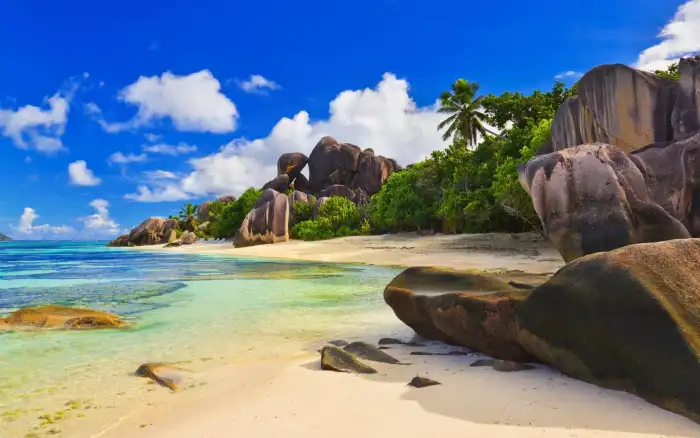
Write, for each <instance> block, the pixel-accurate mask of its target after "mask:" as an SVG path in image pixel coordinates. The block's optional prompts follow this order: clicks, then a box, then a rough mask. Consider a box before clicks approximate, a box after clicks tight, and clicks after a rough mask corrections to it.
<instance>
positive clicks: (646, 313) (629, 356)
mask: <svg viewBox="0 0 700 438" xmlns="http://www.w3.org/2000/svg"><path fill="white" fill-rule="evenodd" d="M699 266H700V239H685V240H672V241H668V242H660V243H647V244H639V245H632V246H628V247H625V248H621V249H618V250H615V251H611V252H606V253H598V254H591V255H588V256H586V257H582V258H580V259H578V260H575V261H574V262H572V263H569V264H568V265H566V266H565V267H563V268H562V269H560V270H559V271H558V272H557V273H556V274H555V275H554V277H552V278H551V279H550V280H549V281H547V282H546V283H544V284H543V285H541V286H539V287H538V288H537V289H535V290H534V291H533V292H532V295H530V297H529V298H528V299H527V300H526V301H525V303H524V304H523V306H522V309H521V312H520V324H519V339H520V342H521V344H522V345H523V347H525V348H526V349H527V350H528V351H529V352H530V353H532V354H533V355H534V356H536V357H537V358H538V359H539V360H541V361H542V362H545V363H547V364H550V365H552V366H553V367H554V368H556V369H558V370H559V371H561V372H562V373H564V374H566V375H569V376H571V377H575V378H578V379H581V380H583V381H586V382H589V383H593V384H597V385H599V386H603V387H606V388H610V389H615V390H621V391H626V392H630V393H633V394H636V395H638V396H640V397H642V398H644V399H646V400H648V401H649V402H651V403H654V404H656V405H658V406H660V407H662V408H664V409H668V410H670V411H673V412H676V413H678V414H681V415H685V416H687V417H689V418H691V419H693V420H695V421H697V422H700V360H699V358H700V310H699V309H700V269H698V267H699Z"/></svg>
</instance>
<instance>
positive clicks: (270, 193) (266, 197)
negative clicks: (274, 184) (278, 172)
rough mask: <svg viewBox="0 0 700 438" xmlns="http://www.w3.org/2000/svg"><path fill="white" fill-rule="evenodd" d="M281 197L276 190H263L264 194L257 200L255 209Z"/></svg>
mask: <svg viewBox="0 0 700 438" xmlns="http://www.w3.org/2000/svg"><path fill="white" fill-rule="evenodd" d="M279 195H280V193H279V192H278V191H277V190H274V189H265V190H263V192H262V193H261V194H260V196H259V197H258V199H256V200H255V203H254V204H253V209H256V208H259V207H262V206H263V205H265V204H267V203H268V202H270V201H273V200H274V199H275V198H276V197H278V196H279Z"/></svg>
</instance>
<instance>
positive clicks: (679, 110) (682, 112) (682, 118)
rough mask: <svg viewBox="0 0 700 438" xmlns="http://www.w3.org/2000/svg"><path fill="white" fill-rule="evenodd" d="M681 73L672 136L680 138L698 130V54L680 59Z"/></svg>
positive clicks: (699, 73)
mask: <svg viewBox="0 0 700 438" xmlns="http://www.w3.org/2000/svg"><path fill="white" fill-rule="evenodd" d="M678 71H679V72H680V74H681V79H680V81H679V86H678V93H677V95H676V103H675V106H674V107H673V114H672V119H671V120H672V124H673V138H675V139H681V138H685V137H687V136H689V135H692V134H695V133H696V132H698V130H700V55H697V56H695V57H691V58H684V59H681V60H680V62H679V63H678Z"/></svg>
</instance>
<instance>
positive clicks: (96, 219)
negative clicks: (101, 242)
mask: <svg viewBox="0 0 700 438" xmlns="http://www.w3.org/2000/svg"><path fill="white" fill-rule="evenodd" d="M90 207H92V208H94V209H95V213H94V214H91V215H90V216H86V217H84V218H80V219H79V220H80V221H82V222H84V223H85V227H84V229H83V233H82V235H83V237H87V236H95V235H109V236H113V235H117V234H119V233H120V231H121V230H120V228H119V224H118V223H116V222H115V221H114V220H113V219H112V218H110V217H109V202H107V201H105V200H104V199H99V198H98V199H95V200H93V201H92V202H91V203H90Z"/></svg>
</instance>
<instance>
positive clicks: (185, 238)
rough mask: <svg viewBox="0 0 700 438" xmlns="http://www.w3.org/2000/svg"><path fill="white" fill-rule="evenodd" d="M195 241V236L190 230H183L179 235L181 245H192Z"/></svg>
mask: <svg viewBox="0 0 700 438" xmlns="http://www.w3.org/2000/svg"><path fill="white" fill-rule="evenodd" d="M196 241H197V236H196V235H195V234H194V233H193V232H191V231H185V232H184V233H182V236H180V242H181V243H182V244H183V245H192V244H193V243H194V242H196Z"/></svg>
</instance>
